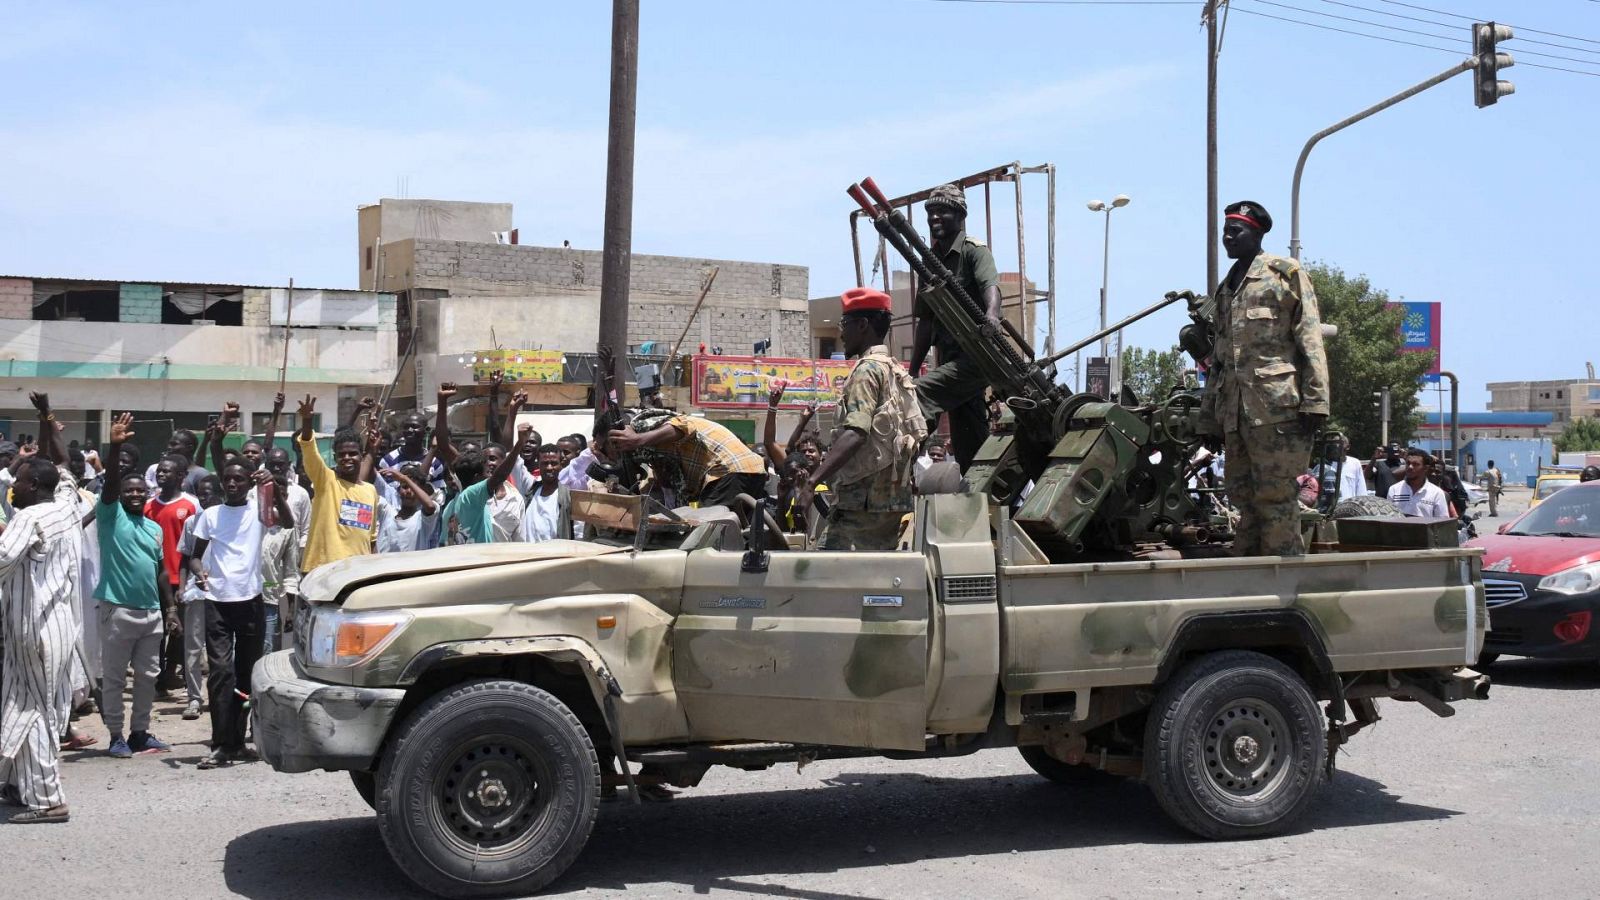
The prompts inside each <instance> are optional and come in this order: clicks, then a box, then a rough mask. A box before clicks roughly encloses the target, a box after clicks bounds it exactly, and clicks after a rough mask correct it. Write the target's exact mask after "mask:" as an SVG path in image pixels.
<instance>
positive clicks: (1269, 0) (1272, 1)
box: [1230, 0, 1600, 65]
mask: <svg viewBox="0 0 1600 900" xmlns="http://www.w3.org/2000/svg"><path fill="white" fill-rule="evenodd" d="M1249 2H1252V3H1260V4H1263V5H1266V6H1276V7H1279V8H1280V9H1291V10H1294V11H1295V12H1300V13H1306V14H1308V15H1313V16H1325V17H1327V18H1329V19H1338V20H1340V21H1342V22H1353V23H1355V24H1357V25H1366V26H1368V27H1370V28H1382V29H1384V30H1386V31H1397V32H1401V33H1403V34H1415V35H1420V36H1422V37H1426V38H1433V39H1434V40H1437V41H1452V42H1455V43H1461V44H1471V43H1472V41H1471V40H1469V39H1468V38H1463V37H1453V36H1450V35H1443V34H1433V33H1431V32H1427V31H1417V30H1415V29H1411V28H1401V27H1400V26H1398V25H1385V24H1383V23H1382V22H1371V21H1368V20H1366V19H1356V18H1352V17H1350V16H1340V15H1335V14H1334V13H1326V12H1321V11H1318V10H1314V9H1306V8H1305V7H1303V6H1291V5H1289V4H1287V3H1278V2H1276V0H1249ZM1230 5H1231V4H1230ZM1340 5H1341V6H1342V5H1345V4H1340ZM1441 27H1448V26H1443V25H1442V23H1441ZM1517 52H1518V53H1521V54H1523V55H1525V56H1537V57H1540V58H1543V59H1559V60H1563V61H1566V62H1575V63H1578V64H1580V65H1600V59H1578V58H1577V57H1573V56H1562V55H1560V54H1558V53H1543V52H1540V51H1538V50H1525V49H1522V48H1520V47H1519V48H1517ZM1579 52H1582V53H1590V52H1600V51H1589V50H1582V49H1581V48H1580V50H1579Z"/></svg>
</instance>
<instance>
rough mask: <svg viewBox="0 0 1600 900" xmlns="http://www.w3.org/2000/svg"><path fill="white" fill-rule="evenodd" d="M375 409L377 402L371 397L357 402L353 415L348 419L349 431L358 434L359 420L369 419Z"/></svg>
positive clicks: (359, 431)
mask: <svg viewBox="0 0 1600 900" xmlns="http://www.w3.org/2000/svg"><path fill="white" fill-rule="evenodd" d="M377 408H378V401H377V400H375V399H373V398H371V397H362V398H361V399H360V400H357V401H356V412H355V415H353V416H351V417H350V430H351V431H354V432H355V433H357V434H360V433H361V431H362V428H361V420H362V419H363V418H366V417H370V416H371V415H372V413H373V412H374V411H375V410H376V409H377Z"/></svg>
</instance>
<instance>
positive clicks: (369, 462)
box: [356, 422, 381, 482]
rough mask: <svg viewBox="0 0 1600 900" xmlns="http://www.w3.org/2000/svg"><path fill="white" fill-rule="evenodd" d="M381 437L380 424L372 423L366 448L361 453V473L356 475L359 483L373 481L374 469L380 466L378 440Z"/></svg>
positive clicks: (368, 431)
mask: <svg viewBox="0 0 1600 900" xmlns="http://www.w3.org/2000/svg"><path fill="white" fill-rule="evenodd" d="M380 436H381V435H380V434H379V431H378V424H377V423H376V422H374V423H372V425H371V426H369V427H368V428H367V438H366V441H365V447H364V448H363V449H362V453H361V471H360V472H359V473H358V474H357V475H356V480H357V481H362V482H368V481H371V480H372V472H373V469H374V468H376V467H377V464H378V438H379V437H380Z"/></svg>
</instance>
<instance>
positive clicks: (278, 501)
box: [255, 466, 294, 530]
mask: <svg viewBox="0 0 1600 900" xmlns="http://www.w3.org/2000/svg"><path fill="white" fill-rule="evenodd" d="M255 479H256V487H258V488H259V487H261V486H262V485H265V484H271V485H272V486H273V491H272V508H273V510H274V511H275V512H276V513H277V514H278V525H279V526H281V527H283V528H288V529H291V530H292V529H293V528H294V510H293V509H290V508H289V482H288V480H287V479H285V480H282V481H280V480H278V479H276V478H273V476H272V473H271V472H268V471H267V469H266V467H265V466H262V467H261V468H259V469H257V470H256V473H255Z"/></svg>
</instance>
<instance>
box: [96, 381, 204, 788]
mask: <svg viewBox="0 0 1600 900" xmlns="http://www.w3.org/2000/svg"><path fill="white" fill-rule="evenodd" d="M132 424H133V414H132V413H123V414H122V415H120V416H118V417H117V418H116V421H114V422H112V423H111V449H110V452H108V453H106V472H105V476H106V480H105V486H104V487H103V488H102V489H101V493H100V503H99V505H98V508H97V509H96V511H95V528H96V530H97V533H98V535H99V538H100V583H99V584H97V585H95V589H94V598H95V599H96V600H98V601H100V602H99V604H97V606H98V608H97V610H96V613H97V615H98V616H99V620H98V621H99V624H100V657H101V663H102V673H103V674H102V675H101V691H100V694H101V698H102V704H103V705H102V708H101V714H102V715H103V716H104V718H105V723H106V729H107V730H108V731H110V732H111V746H110V751H109V752H110V753H111V755H112V756H115V757H117V758H119V759H126V758H128V757H131V756H133V755H134V754H136V753H164V752H166V751H167V750H171V749H172V748H171V747H169V746H168V745H167V744H166V743H165V742H164V741H161V740H159V739H157V738H156V737H155V736H154V735H152V734H151V733H150V707H151V705H152V704H153V703H154V702H155V696H156V676H158V675H159V674H161V639H162V616H161V610H162V609H168V610H173V609H174V608H175V607H174V604H173V602H172V585H171V583H170V582H169V581H168V580H167V577H166V571H165V570H164V568H163V567H162V555H161V526H159V525H157V524H156V523H155V522H153V521H151V520H150V519H147V518H145V515H144V504H145V501H146V500H148V499H150V497H149V493H150V488H149V486H148V485H147V484H146V483H145V478H144V475H143V474H142V473H139V472H137V471H128V472H125V471H123V469H122V454H121V453H119V452H118V451H119V450H120V449H121V446H120V445H121V444H122V442H123V441H126V440H128V439H129V438H132V437H133V431H132V430H131V429H130V426H131V425H132ZM166 626H167V628H168V629H171V630H172V631H173V632H174V633H179V632H181V631H182V626H181V625H180V624H179V623H178V621H177V617H176V614H173V615H172V620H171V621H168V622H167V623H166ZM130 665H131V666H132V667H133V721H132V722H130V723H128V724H130V725H131V726H132V730H131V731H130V732H128V736H127V738H126V739H124V738H123V730H122V726H123V721H124V720H123V707H122V690H123V687H124V686H125V685H126V683H127V672H128V667H129V666H130Z"/></svg>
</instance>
